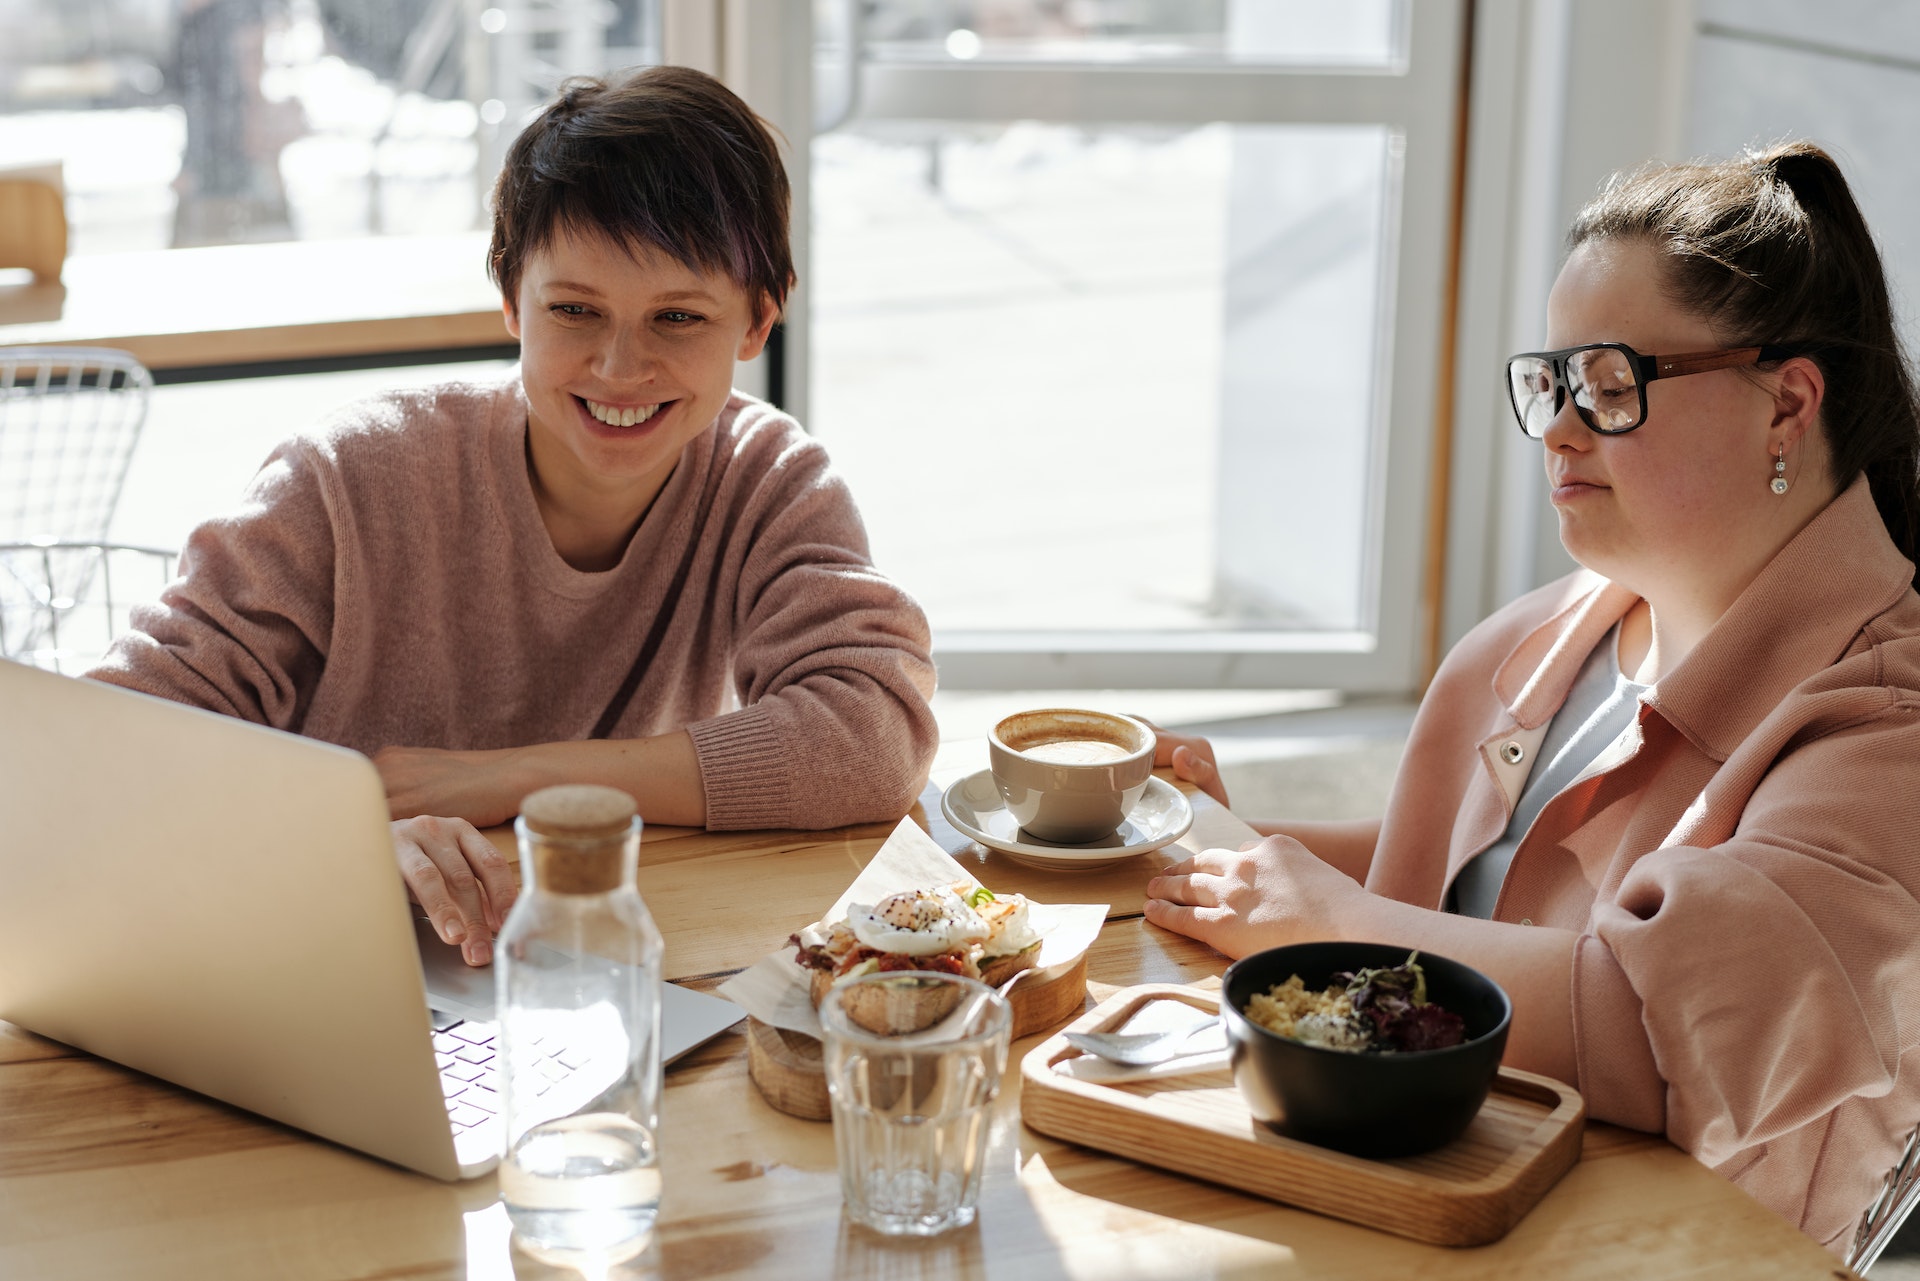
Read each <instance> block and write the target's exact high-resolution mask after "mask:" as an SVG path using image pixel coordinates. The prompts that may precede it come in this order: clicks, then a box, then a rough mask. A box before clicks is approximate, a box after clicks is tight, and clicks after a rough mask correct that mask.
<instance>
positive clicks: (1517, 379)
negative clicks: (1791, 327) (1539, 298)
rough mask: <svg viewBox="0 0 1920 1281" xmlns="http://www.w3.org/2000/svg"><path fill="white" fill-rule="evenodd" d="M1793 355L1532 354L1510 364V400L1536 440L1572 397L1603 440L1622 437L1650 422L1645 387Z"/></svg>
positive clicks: (1773, 350) (1608, 347)
mask: <svg viewBox="0 0 1920 1281" xmlns="http://www.w3.org/2000/svg"><path fill="white" fill-rule="evenodd" d="M1792 354H1793V353H1792V352H1791V351H1790V350H1788V349H1787V348H1785V347H1782V346H1780V345H1778V344H1776V343H1768V344H1766V345H1764V346H1760V347H1735V348H1733V349H1732V350H1730V351H1690V352H1686V353H1684V354H1682V355H1678V356H1642V355H1641V354H1640V353H1639V352H1637V351H1635V350H1634V349H1633V348H1631V347H1629V346H1627V345H1626V344H1625V343H1623V342H1596V343H1588V344H1586V345H1585V346H1583V347H1562V348H1561V349H1560V350H1559V351H1528V352H1522V353H1521V354H1520V355H1518V356H1513V357H1510V358H1508V360H1507V395H1508V397H1509V398H1511V400H1512V401H1513V416H1514V417H1515V418H1516V419H1518V420H1519V423H1520V430H1521V431H1523V432H1525V433H1527V435H1529V436H1531V437H1533V438H1534V439H1535V440H1539V439H1541V438H1542V437H1544V436H1545V435H1546V434H1547V425H1548V424H1549V423H1551V422H1552V421H1553V420H1554V417H1555V416H1556V415H1557V414H1559V412H1560V409H1561V407H1562V406H1564V405H1565V404H1566V403H1567V393H1568V392H1572V393H1573V407H1574V409H1575V410H1576V411H1578V413H1579V414H1580V421H1582V422H1584V423H1585V424H1586V425H1587V426H1589V427H1591V428H1593V429H1594V430H1595V431H1597V432H1599V433H1600V434H1601V435H1603V436H1619V435H1622V434H1624V433H1626V432H1630V431H1632V430H1633V429H1634V428H1635V427H1638V426H1639V425H1640V424H1641V423H1644V422H1645V421H1647V384H1648V383H1650V382H1652V381H1654V380H1655V379H1657V378H1684V377H1685V376H1686V375H1688V374H1704V373H1706V372H1708V371H1709V370H1713V369H1733V368H1737V367H1739V366H1743V365H1764V364H1768V363H1770V362H1772V361H1776V360H1785V359H1786V358H1787V357H1788V356H1791V355H1792Z"/></svg>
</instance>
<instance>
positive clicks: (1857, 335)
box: [1567, 142, 1920, 585]
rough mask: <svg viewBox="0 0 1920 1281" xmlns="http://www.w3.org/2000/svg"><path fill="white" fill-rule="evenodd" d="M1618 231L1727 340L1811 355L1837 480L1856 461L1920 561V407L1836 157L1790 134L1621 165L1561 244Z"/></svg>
mask: <svg viewBox="0 0 1920 1281" xmlns="http://www.w3.org/2000/svg"><path fill="white" fill-rule="evenodd" d="M1615 238H1631V239H1638V240H1644V241H1645V242H1647V243H1648V244H1651V245H1652V246H1653V247H1654V248H1655V250H1656V251H1657V252H1658V253H1659V254H1660V256H1661V259H1662V260H1663V262H1664V264H1665V268H1666V272H1665V275H1666V279H1665V285H1666V290H1667V294H1668V296H1669V297H1670V298H1671V299H1672V300H1673V301H1674V302H1675V303H1676V304H1678V305H1679V306H1681V307H1684V308H1686V309H1687V310H1689V311H1691V312H1693V313H1694V314H1695V315H1698V316H1701V317H1703V318H1705V319H1706V320H1707V321H1709V322H1710V323H1711V324H1713V325H1714V327H1715V328H1716V329H1718V330H1720V331H1721V333H1722V335H1723V336H1724V338H1725V339H1726V341H1727V343H1728V345H1730V346H1745V345H1748V344H1755V345H1757V344H1759V343H1763V342H1770V343H1780V344H1782V345H1785V346H1788V347H1791V348H1792V349H1793V350H1794V351H1795V352H1797V353H1799V354H1801V355H1804V356H1807V357H1808V358H1809V359H1811V360H1812V361H1813V362H1814V363H1815V364H1817V365H1819V366H1820V369H1821V372H1822V373H1824V374H1825V375H1826V381H1827V391H1826V397H1825V399H1824V400H1823V401H1822V403H1821V408H1820V421H1821V424H1822V426H1823V428H1824V430H1825V433H1826V439H1827V446H1828V449H1829V451H1830V453H1831V455H1832V459H1833V478H1834V481H1835V482H1836V484H1838V485H1839V487H1840V488H1841V489H1845V488H1846V487H1847V486H1848V485H1849V484H1851V483H1852V481H1853V479H1854V477H1856V476H1858V475H1859V474H1860V473H1862V472H1865V473H1866V475H1867V480H1868V483H1869V484H1870V485H1871V486H1872V489H1873V499H1874V503H1875V505H1876V506H1878V507H1879V509H1880V518H1881V519H1882V520H1883V521H1884V522H1886V526H1887V533H1888V534H1889V535H1890V536H1891V537H1892V538H1893V541H1894V545H1895V546H1897V547H1898V548H1899V549H1900V552H1901V554H1902V555H1904V556H1906V557H1907V559H1909V560H1911V561H1914V562H1916V564H1920V407H1916V403H1915V396H1914V383H1913V377H1912V374H1911V372H1910V371H1909V369H1908V367H1907V361H1906V356H1905V354H1904V353H1903V351H1902V350H1901V346H1900V339H1899V336H1898V334H1897V333H1896V331H1895V329H1894V323H1893V306H1892V303H1891V302H1890V301H1889V298H1888V294H1887V279H1886V272H1885V269H1884V268H1883V267H1882V266H1881V263H1880V253H1879V250H1878V249H1876V248H1875V247H1874V243H1873V235H1872V233H1871V232H1869V231H1868V230H1867V224H1866V220H1865V219H1864V218H1862V217H1861V216H1860V207H1859V206H1858V205H1857V204H1856V203H1854V199H1853V192H1852V191H1851V190H1849V188H1848V187H1847V180H1846V179H1845V178H1844V177H1843V176H1842V175H1841V173H1840V167H1839V166H1838V165H1837V164H1835V163H1834V161H1833V157H1831V156H1829V155H1828V154H1827V153H1826V152H1824V151H1822V150H1821V149H1820V148H1818V147H1816V146H1814V145H1813V144H1812V143H1809V142H1792V143H1785V144H1782V145H1780V146H1777V147H1774V148H1772V149H1770V150H1768V151H1765V152H1761V153H1755V154H1749V155H1746V156H1743V157H1741V158H1739V159H1737V160H1729V161H1724V162H1721V163H1718V164H1689V165H1657V166H1649V167H1647V168H1644V169H1640V170H1637V171H1635V172H1633V173H1631V174H1627V175H1624V176H1620V177H1616V178H1615V179H1614V180H1613V181H1612V182H1610V183H1609V184H1608V186H1607V188H1606V190H1605V191H1603V192H1601V194H1600V195H1599V196H1598V197H1596V198H1595V199H1594V200H1593V201H1592V202H1591V203H1590V204H1588V205H1587V207H1586V208H1585V209H1583V210H1581V212H1580V215H1579V217H1577V218H1576V219H1574V223H1573V228H1572V229H1571V230H1570V231H1569V232H1568V233H1567V247H1568V249H1570V250H1571V249H1573V248H1575V247H1577V246H1579V245H1581V244H1583V243H1585V242H1586V241H1588V240H1596V239H1615ZM1915 582H1916V585H1920V575H1917V576H1916V579H1915Z"/></svg>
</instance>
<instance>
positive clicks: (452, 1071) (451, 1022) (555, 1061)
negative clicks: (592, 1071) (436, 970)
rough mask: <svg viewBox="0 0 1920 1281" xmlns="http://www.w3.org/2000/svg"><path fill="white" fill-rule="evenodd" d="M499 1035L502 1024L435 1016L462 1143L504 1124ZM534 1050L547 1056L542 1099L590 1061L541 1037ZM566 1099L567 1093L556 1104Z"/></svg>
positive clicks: (436, 1049)
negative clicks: (469, 1134) (483, 1129)
mask: <svg viewBox="0 0 1920 1281" xmlns="http://www.w3.org/2000/svg"><path fill="white" fill-rule="evenodd" d="M499 1036H500V1025H499V1024H498V1023H482V1022H479V1021H478V1020H469V1019H462V1018H459V1017H458V1016H456V1015H451V1014H442V1013H440V1012H439V1011H438V1010H435V1011H433V1059H434V1063H435V1064H436V1065H437V1066H438V1067H439V1069H440V1092H441V1094H442V1095H443V1096H444V1097H445V1099H446V1103H447V1120H448V1122H450V1123H451V1124H452V1126H453V1133H454V1137H455V1138H456V1139H458V1138H459V1136H460V1135H462V1134H464V1133H466V1132H467V1131H470V1130H475V1129H478V1128H479V1127H481V1126H483V1125H488V1124H491V1123H493V1122H494V1121H496V1120H498V1119H499V1116H500V1113H501V1110H502V1108H504V1107H505V1103H504V1101H503V1100H502V1098H501V1093H500V1090H501V1085H502V1082H501V1080H500V1064H499V1061H498V1059H497V1058H496V1055H497V1053H498V1039H499ZM533 1047H534V1048H535V1049H538V1050H540V1051H541V1055H540V1059H539V1061H538V1062H537V1063H536V1064H535V1065H534V1070H535V1071H536V1072H538V1073H539V1074H540V1075H541V1076H542V1077H544V1078H545V1079H544V1080H543V1081H542V1082H541V1083H540V1084H539V1085H538V1086H537V1087H536V1088H535V1089H534V1095H535V1096H536V1097H543V1096H545V1095H546V1094H547V1093H548V1092H549V1091H550V1090H552V1089H553V1087H554V1086H556V1085H559V1084H560V1083H561V1082H562V1081H565V1080H567V1079H568V1078H569V1077H571V1076H573V1075H574V1074H575V1072H576V1071H577V1070H578V1069H579V1068H580V1067H581V1065H582V1064H583V1063H584V1062H585V1058H584V1056H582V1055H581V1054H579V1053H577V1052H575V1051H572V1050H569V1049H568V1048H567V1047H566V1046H563V1045H557V1044H556V1045H552V1046H549V1045H547V1044H545V1043H544V1042H542V1041H541V1040H539V1039H537V1038H536V1039H535V1040H534V1042H533ZM565 1095H566V1091H562V1092H561V1094H560V1095H557V1096H555V1097H556V1100H558V1099H562V1098H564V1097H565Z"/></svg>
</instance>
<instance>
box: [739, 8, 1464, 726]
mask: <svg viewBox="0 0 1920 1281" xmlns="http://www.w3.org/2000/svg"><path fill="white" fill-rule="evenodd" d="M815 13H816V18H817V25H816V31H817V36H818V41H817V45H816V50H815V61H814V66H813V74H814V100H815V104H816V110H815V123H816V127H817V130H818V132H817V133H816V136H815V137H814V139H813V142H812V145H811V148H810V157H811V168H812V171H811V175H810V178H811V219H812V226H811V254H812V260H811V276H810V282H809V283H810V290H811V296H810V308H809V310H808V313H807V316H806V320H807V322H809V323H810V325H811V331H810V333H809V334H808V335H807V338H806V347H807V349H808V350H810V352H811V368H810V371H809V372H810V378H809V381H808V384H807V387H808V390H807V403H806V411H807V417H808V422H809V425H810V427H811V428H812V429H813V430H814V431H815V432H816V433H817V434H818V435H819V436H820V437H821V438H822V439H824V440H825V441H826V442H827V443H828V444H829V446H830V447H831V448H832V449H833V450H834V453H835V456H836V458H837V459H838V460H839V461H840V463H841V465H842V466H843V468H845V470H846V471H847V472H848V473H849V474H850V476H851V478H852V480H853V483H854V486H855V490H856V492H857V493H858V494H859V495H860V496H861V503H862V507H863V510H864V511H865V512H866V513H867V517H868V523H869V526H870V528H871V531H872V535H873V540H874V545H875V551H876V556H877V557H878V559H879V560H880V562H881V564H882V566H883V567H884V568H887V569H888V570H889V571H890V572H892V573H894V574H895V575H896V576H898V577H900V578H901V579H902V580H903V581H905V582H907V583H909V584H910V585H911V586H912V587H913V589H914V590H915V591H916V592H917V593H918V594H919V595H920V597H921V599H922V600H923V601H924V602H925V604H926V605H927V608H928V612H929V615H930V616H931V618H932V620H933V623H934V628H935V638H936V648H937V650H938V653H939V658H940V661H941V668H942V679H943V681H944V682H945V683H946V684H948V685H949V686H954V685H1006V684H1010V685H1026V686H1040V685H1061V684H1089V685H1111V684H1153V685H1170V684H1193V685H1228V684H1246V685H1308V686H1337V687H1343V688H1350V689H1356V688H1374V689H1406V688H1410V687H1412V686H1413V685H1414V684H1415V683H1417V680H1418V673H1417V671H1416V666H1417V663H1418V661H1419V653H1418V650H1419V646H1418V645H1417V644H1416V643H1415V632H1416V627H1415V623H1414V620H1415V618H1416V616H1417V610H1418V605H1419V595H1420V591H1421V589H1422V573H1421V569H1422V567H1421V563H1420V558H1421V555H1422V551H1423V544H1424V540H1425V538H1426V536H1427V531H1426V528H1425V525H1424V515H1425V510H1426V504H1427V497H1428V494H1427V488H1428V485H1429V472H1428V470H1427V466H1426V462H1427V459H1428V458H1429V457H1430V456H1431V453H1432V448H1433V443H1432V437H1433V428H1434V421H1435V406H1436V387H1437V384H1438V381H1439V380H1438V378H1437V376H1436V371H1437V370H1438V369H1439V367H1440V363H1441V350H1440V344H1441V332H1442V326H1441V317H1442V315H1443V313H1444V310H1445V308H1446V305H1447V301H1448V300H1447V299H1445V298H1444V297H1443V296H1442V294H1443V280H1444V273H1443V270H1442V268H1443V265H1444V257H1445V250H1446V246H1447V245H1448V243H1449V235H1450V232H1451V227H1450V225H1449V224H1450V210H1451V200H1450V194H1451V191H1452V187H1453V181H1454V173H1453V167H1452V163H1451V162H1452V157H1453V144H1454V138H1455V134H1454V128H1455V123H1456V117H1457V98H1458V91H1459V87H1460V86H1459V75H1460V68H1459V54H1460V47H1461V46H1460V39H1461V35H1462V27H1463V15H1462V12H1461V9H1460V7H1459V6H1456V5H1453V4H1448V3H1424V2H1423V3H1420V4H1417V5H1416V4H1406V3H1396V2H1395V0H1366V2H1348V0H1213V2H1211V3H1208V2H1194V3H1185V2H1182V3H1174V2H1172V0H1169V2H1166V3H1154V2H1152V0H1129V2H1128V3H1125V4H1121V3H1098V2H1095V3H1075V4H1053V3H1040V2H1034V3H1024V4H1007V3H997V2H996V3H989V2H988V0H820V2H819V3H817V4H816V5H815ZM750 91H751V90H750Z"/></svg>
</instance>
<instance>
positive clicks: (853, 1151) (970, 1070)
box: [820, 971, 1013, 1236]
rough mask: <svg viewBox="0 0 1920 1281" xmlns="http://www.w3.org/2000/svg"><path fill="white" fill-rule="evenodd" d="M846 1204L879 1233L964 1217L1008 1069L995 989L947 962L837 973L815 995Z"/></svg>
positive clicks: (1003, 1007)
mask: <svg viewBox="0 0 1920 1281" xmlns="http://www.w3.org/2000/svg"><path fill="white" fill-rule="evenodd" d="M820 1023H821V1026H822V1028H823V1029H824V1030H825V1033H826V1036H825V1051H826V1069H827V1090H828V1092H829V1094H830V1095H831V1096H832V1099H833V1139H834V1145H835V1147H836V1148H837V1149H838V1153H839V1160H840V1191H841V1195H842V1196H843V1197H844V1198H845V1199H846V1209H847V1215H848V1217H850V1218H851V1219H853V1220H854V1221H855V1222H857V1223H862V1224H865V1225H866V1226H867V1227H869V1228H872V1229H874V1230H875V1231H877V1232H883V1233H886V1234H888V1235H912V1236H932V1235H934V1234H936V1233H940V1232H945V1231H946V1230H947V1229H949V1228H957V1227H962V1226H964V1225H966V1224H968V1223H971V1222H973V1219H974V1215H975V1212H976V1209H977V1207H978V1205H979V1202H980V1177H981V1174H982V1172H983V1171H984V1169H985V1166H986V1152H987V1138H988V1135H989V1133H990V1132H991V1130H992V1128H993V1124H992V1122H993V1118H992V1109H993V1100H994V1098H995V1097H996V1096H997V1095H998V1094H999V1093H1000V1079H1001V1077H1002V1076H1003V1075H1004V1074H1005V1072H1006V1066H1007V1040H1008V1033H1009V1032H1010V1030H1011V1028H1012V1023H1013V1016H1012V1012H1011V1010H1010V1009H1009V1007H1008V1005H1007V1001H1006V998H1005V997H1002V996H1001V995H1000V994H999V993H998V992H995V991H994V990H993V989H992V988H990V987H988V986H986V985H985V984H984V983H980V982H977V981H976V980H973V979H969V978H962V977H960V976H959V975H954V974H935V973H923V972H920V971H896V972H892V973H876V974H868V975H864V976H862V977H860V978H857V979H849V980H847V981H845V982H842V983H837V984H835V985H834V986H833V988H832V989H830V990H829V991H828V992H827V995H826V997H825V998H824V999H823V1000H822V1001H821V1002H820Z"/></svg>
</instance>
